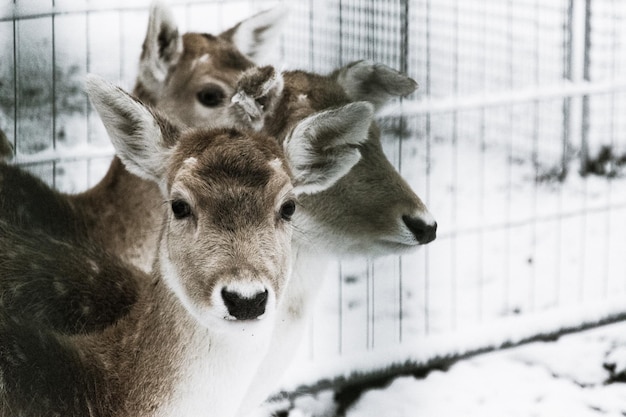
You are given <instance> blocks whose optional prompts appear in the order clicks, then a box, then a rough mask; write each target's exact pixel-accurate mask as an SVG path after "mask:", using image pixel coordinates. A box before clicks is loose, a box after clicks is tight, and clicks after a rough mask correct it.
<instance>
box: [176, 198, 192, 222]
mask: <svg viewBox="0 0 626 417" xmlns="http://www.w3.org/2000/svg"><path fill="white" fill-rule="evenodd" d="M172 213H173V214H174V217H176V218H177V219H179V220H180V219H184V218H185V217H189V215H191V207H190V206H189V203H187V202H186V201H183V200H173V201H172Z"/></svg>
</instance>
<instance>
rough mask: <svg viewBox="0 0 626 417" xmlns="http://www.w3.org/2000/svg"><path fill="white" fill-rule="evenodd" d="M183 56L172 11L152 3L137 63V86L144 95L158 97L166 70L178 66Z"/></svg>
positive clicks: (180, 38)
mask: <svg viewBox="0 0 626 417" xmlns="http://www.w3.org/2000/svg"><path fill="white" fill-rule="evenodd" d="M182 52H183V38H182V36H181V35H180V34H179V33H178V26H177V25H176V22H175V21H174V17H173V15H172V11H171V10H170V9H169V8H168V7H166V6H165V5H163V4H162V3H160V2H158V1H155V2H154V3H152V5H151V6H150V19H149V21H148V31H147V33H146V38H145V39H144V41H143V49H142V52H141V58H140V59H139V74H138V76H137V79H138V80H137V81H138V83H141V84H142V87H143V88H144V89H145V90H146V92H149V93H150V94H152V95H153V96H157V97H158V95H159V93H160V90H161V88H162V85H163V81H164V80H165V77H166V76H167V73H168V71H169V69H170V68H171V67H172V66H173V65H175V64H176V63H177V62H178V60H179V59H180V56H181V54H182Z"/></svg>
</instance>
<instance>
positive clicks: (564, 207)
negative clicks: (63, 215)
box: [0, 0, 626, 379]
mask: <svg viewBox="0 0 626 417" xmlns="http://www.w3.org/2000/svg"><path fill="white" fill-rule="evenodd" d="M276 3H277V2H274V1H263V0H257V1H228V2H226V1H221V0H213V1H203V2H200V1H195V0H194V1H191V0H189V1H176V2H172V8H173V11H174V14H175V17H176V19H177V20H178V22H179V23H180V25H181V29H183V30H195V31H202V32H213V33H215V32H219V31H220V30H222V29H225V28H228V27H229V26H230V25H232V24H234V23H235V22H237V21H238V20H240V19H242V18H245V17H246V16H249V15H251V14H252V13H254V12H256V11H259V10H263V9H266V8H269V7H272V6H274V5H276ZM282 4H283V5H286V4H287V3H282ZM288 5H289V7H290V9H291V13H290V16H289V18H288V21H287V24H286V27H285V28H284V35H283V37H282V41H281V46H280V56H281V58H280V62H278V63H275V64H277V65H278V66H279V67H283V68H304V69H308V70H312V71H316V72H321V73H326V72H329V71H331V70H333V69H335V68H337V67H338V66H341V65H344V64H347V63H349V62H351V61H354V60H357V59H371V60H374V61H377V62H382V63H385V64H387V65H389V66H391V67H393V68H396V69H399V70H401V71H404V72H407V73H408V74H409V75H410V76H411V77H412V78H414V79H415V80H416V81H418V83H419V84H420V88H419V90H418V91H417V92H416V93H414V94H412V95H410V96H408V97H406V98H404V99H402V100H398V101H396V102H394V103H392V104H391V105H390V106H389V107H387V108H386V109H383V111H382V113H381V114H380V117H379V123H380V125H381V127H382V131H383V147H384V150H385V153H386V154H387V156H388V157H389V159H390V160H391V161H392V162H393V163H394V165H395V166H396V167H397V168H398V170H399V171H400V172H401V173H402V174H403V176H404V177H405V178H407V180H408V181H409V182H410V184H411V185H412V186H413V188H414V189H415V191H416V192H417V194H418V195H420V197H422V199H423V200H424V201H425V202H426V203H427V205H428V206H429V209H430V211H431V212H432V213H433V214H434V215H435V216H436V218H437V221H438V223H439V237H438V239H437V240H436V241H435V242H433V243H432V244H431V245H429V246H427V247H424V248H422V249H420V250H419V251H417V252H416V253H415V254H410V255H404V256H402V257H387V258H382V259H369V260H365V259H354V260H345V261H342V262H339V263H337V264H336V265H334V267H333V269H332V270H331V271H330V275H329V277H328V279H327V280H326V281H325V288H324V290H323V296H322V297H321V301H320V303H319V305H318V309H317V310H316V315H315V317H314V319H313V321H312V323H311V331H310V333H309V337H308V340H307V341H306V342H305V343H304V349H303V352H302V358H303V360H308V361H311V363H312V364H313V366H321V365H320V364H322V363H324V362H325V361H329V360H330V359H336V358H340V359H341V360H347V358H350V357H352V356H354V355H356V354H364V356H363V357H364V358H366V359H364V360H365V361H370V360H373V359H372V358H381V357H383V358H384V357H385V355H386V353H387V352H389V351H390V350H393V349H396V350H397V349H398V348H400V351H401V352H407V351H411V350H419V349H421V346H426V345H428V341H429V340H440V337H442V336H446V335H450V337H460V339H459V340H460V341H459V342H458V345H460V346H461V347H460V348H459V346H458V345H455V351H454V352H448V354H454V353H459V352H463V351H464V350H471V349H472V348H477V345H476V342H475V341H473V340H466V339H468V338H469V337H471V336H468V335H470V334H472V332H480V331H481V329H482V330H485V329H488V330H489V331H490V336H489V337H488V338H485V339H484V341H485V343H486V344H488V342H493V341H497V343H495V342H494V344H501V343H504V342H506V341H507V340H509V339H510V337H511V334H512V332H513V333H515V331H516V329H515V328H511V326H513V324H509V323H517V322H515V321H509V320H510V319H524V320H525V321H524V320H522V321H520V322H523V323H524V326H525V327H524V328H523V329H518V330H519V331H518V333H520V334H525V335H529V336H532V334H533V333H539V332H543V331H546V327H545V326H544V325H545V323H546V322H549V323H551V326H552V327H551V329H552V330H551V331H558V329H559V328H560V327H563V328H570V327H572V326H573V325H572V318H571V312H572V311H576V310H577V311H580V312H589V313H588V314H587V313H585V314H587V315H586V316H585V315H575V317H576V319H577V320H579V321H580V322H581V323H582V322H593V321H596V322H599V321H602V320H604V319H606V318H607V317H609V316H613V315H620V314H624V313H625V312H626V308H620V307H619V305H620V303H621V302H622V301H623V300H624V298H626V258H624V257H623V256H622V255H621V252H620V251H621V250H622V248H623V247H624V244H625V243H626V238H625V237H624V236H626V197H625V196H626V192H625V191H626V190H625V188H626V182H625V181H624V178H623V176H624V172H623V168H624V165H626V125H625V123H626V122H624V118H622V117H620V116H621V115H622V114H624V110H626V109H625V108H624V107H625V105H626V77H624V76H623V74H624V65H625V62H626V61H625V58H626V44H625V43H624V37H625V36H626V29H624V27H626V26H625V25H624V20H625V18H626V4H624V3H623V2H618V1H611V0H595V1H593V2H592V1H591V0H586V1H585V0H553V1H550V2H542V1H539V0H524V1H518V0H516V1H512V0H508V1H501V0H489V1H460V0H437V1H432V0H385V1H383V0H375V1H366V0H326V1H322V2H319V1H313V0H300V1H294V2H289V3H288ZM147 7H148V2H147V1H146V2H143V1H142V2H134V3H133V4H132V6H130V5H127V4H124V2H121V1H120V2H116V1H114V2H111V1H107V2H102V1H95V0H92V1H88V0H83V1H69V0H68V1H61V0H51V1H49V2H41V1H36V2H35V1H24V0H18V1H15V2H10V3H8V4H5V5H4V7H3V8H2V9H0V42H2V49H1V51H2V52H0V54H1V58H0V128H2V129H3V130H4V131H5V132H6V133H7V136H8V137H9V138H10V139H11V140H12V141H13V143H14V145H15V146H14V147H15V152H16V158H15V161H16V163H18V164H21V165H23V166H24V167H25V168H27V169H29V170H31V171H32V172H34V173H36V174H37V175H39V176H41V177H42V178H44V179H45V180H46V181H48V182H49V183H50V184H51V185H53V186H55V187H57V188H59V189H61V190H64V191H71V192H78V191H80V190H83V189H85V188H87V187H88V186H91V185H93V184H95V183H96V182H97V181H98V180H99V178H100V177H101V176H102V174H103V173H104V171H105V170H106V167H107V166H108V162H109V160H110V156H111V154H112V148H111V147H110V146H109V145H108V139H107V137H106V135H105V133H104V131H103V129H102V127H101V125H100V124H99V121H98V120H97V117H96V116H95V115H94V114H92V112H91V110H90V108H89V106H88V103H87V99H86V97H85V95H84V94H83V93H82V84H81V83H82V78H83V76H84V75H85V74H86V73H87V72H94V73H98V74H100V75H102V76H104V77H105V78H108V79H110V80H111V81H114V82H117V83H118V84H120V85H121V86H123V87H125V88H127V89H131V87H132V85H133V81H134V77H135V74H136V71H137V63H138V58H139V53H140V50H141V42H142V40H143V36H144V34H145V30H146V24H147ZM616 306H617V307H616ZM581 314H582V313H581ZM568 315H569V316H570V317H567V316H568ZM526 319H527V320H526ZM574 327H575V326H574ZM474 334H476V333H474ZM455 335H456V336H455ZM464 338H465V339H464ZM455 340H456V339H455ZM429 346H430V345H429ZM441 346H442V347H441V348H440V349H434V350H433V351H432V352H430V351H429V353H425V354H424V355H423V356H420V358H425V357H427V356H428V355H431V356H432V355H442V354H446V352H445V350H446V349H449V347H447V346H449V345H446V344H445V343H444V344H442V345H441ZM463 346H465V348H464V347H463ZM478 347H480V346H478ZM368 355H369V356H368ZM389 357H390V358H391V356H389ZM368 358H369V359H368ZM407 359H410V358H407V357H403V356H400V357H393V358H392V359H390V360H395V361H403V360H407ZM374 362H376V361H374ZM380 362H381V363H382V364H385V363H387V364H388V363H389V361H385V359H382V360H381V361H380ZM376 363H378V362H376ZM351 366H353V367H356V368H367V365H363V364H362V363H360V364H359V363H355V364H353V365H351ZM329 372H330V373H332V372H334V371H332V370H331V371H329ZM337 372H339V371H337ZM295 374H296V376H294V379H297V378H298V377H300V376H301V374H297V372H295Z"/></svg>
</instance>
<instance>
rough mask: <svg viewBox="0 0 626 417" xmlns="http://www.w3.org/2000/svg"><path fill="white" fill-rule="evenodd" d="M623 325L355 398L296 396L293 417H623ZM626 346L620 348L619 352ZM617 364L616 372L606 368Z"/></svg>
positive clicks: (480, 359)
mask: <svg viewBox="0 0 626 417" xmlns="http://www.w3.org/2000/svg"><path fill="white" fill-rule="evenodd" d="M624 345H626V323H618V324H613V325H607V326H603V327H599V328H596V329H593V330H588V331H585V332H580V333H576V334H572V335H567V336H563V337H561V338H559V339H558V340H557V341H554V342H536V343H531V344H528V345H524V346H520V347H516V348H512V349H507V350H502V351H497V352H494V353H488V354H483V355H479V356H476V357H473V358H471V359H467V360H462V361H459V362H457V363H454V364H453V365H451V366H450V367H449V368H448V369H446V370H433V371H431V372H430V373H428V374H427V375H426V376H425V377H415V376H402V377H398V378H395V379H393V380H391V381H387V382H385V385H384V386H383V387H381V388H373V389H366V390H365V391H363V392H362V393H360V395H358V396H357V398H356V399H355V400H354V401H353V402H350V401H345V399H346V398H348V397H349V396H346V395H341V394H340V395H338V396H337V398H339V399H340V401H339V402H336V401H334V398H335V394H334V393H333V392H330V391H325V392H322V393H320V394H318V395H315V396H304V397H301V398H298V399H297V400H296V401H295V402H294V404H293V405H292V406H291V407H290V411H289V414H288V415H289V417H303V416H306V417H335V416H340V415H341V412H342V411H343V410H342V409H343V408H346V410H345V414H344V415H345V417H383V416H384V417H387V416H389V417H392V416H393V417H416V416H420V417H448V416H450V417H452V416H459V417H461V416H462V417H474V416H476V417H490V416H494V417H503V416H507V417H515V416H520V417H529V416H535V417H560V416H563V417H565V416H567V417H599V416H608V417H613V416H615V417H617V416H624V415H626V383H624V381H626V380H625V379H624V375H623V374H622V375H621V381H620V378H619V377H617V378H614V376H615V374H617V373H619V372H620V371H623V367H624V363H625V359H626V357H624V354H623V353H624V352H623V347H624ZM620 347H621V350H620ZM610 363H615V364H617V367H616V368H615V372H614V373H611V372H610V371H609V370H607V369H606V368H607V365H608V364H610Z"/></svg>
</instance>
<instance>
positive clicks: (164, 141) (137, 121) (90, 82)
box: [86, 74, 180, 184]
mask: <svg viewBox="0 0 626 417" xmlns="http://www.w3.org/2000/svg"><path fill="white" fill-rule="evenodd" d="M86 90H87V94H88V95H89V99H90V100H91V102H92V104H93V106H94V107H95V108H96V111H97V112H98V114H99V115H100V118H101V119H102V123H103V124H104V127H105V128H106V130H107V133H108V134H109V137H110V138H111V142H112V143H113V146H114V147H115V150H116V153H117V156H118V157H119V158H120V159H121V160H122V162H123V163H124V165H125V166H126V168H127V169H128V170H129V171H130V172H132V173H133V174H135V175H138V176H140V177H142V178H145V179H148V180H152V181H155V182H157V183H158V184H161V183H162V180H163V178H164V176H165V166H166V161H167V159H168V158H169V156H170V154H171V152H172V147H173V145H174V143H176V140H177V138H178V135H179V132H180V129H179V128H178V127H177V126H176V125H174V124H172V123H171V122H169V121H168V120H167V119H166V118H164V117H162V116H160V115H159V114H158V113H156V112H153V111H151V110H150V109H149V108H148V107H146V106H145V105H143V104H142V103H141V102H140V101H138V100H137V99H135V98H134V97H132V96H131V95H130V94H128V93H126V92H125V91H124V90H122V89H120V88H118V87H116V86H114V85H113V84H110V83H108V82H107V81H105V80H103V79H102V78H100V77H97V76H95V75H91V74H89V75H87V79H86Z"/></svg>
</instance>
